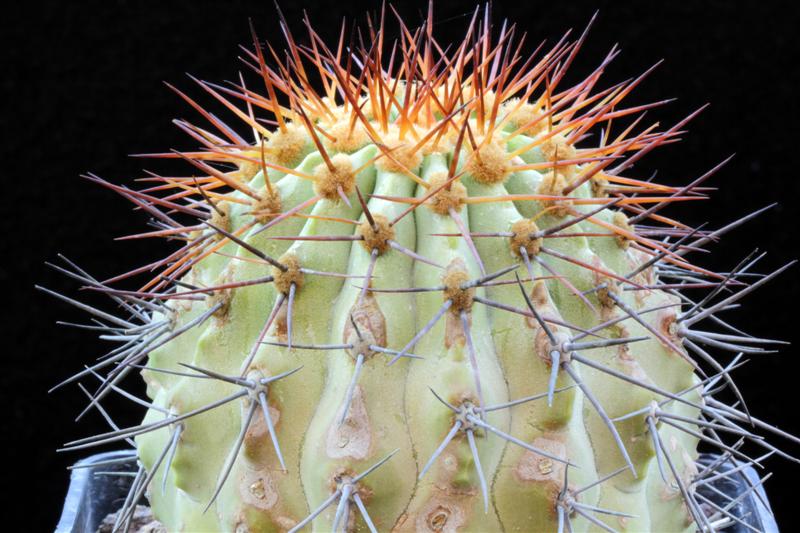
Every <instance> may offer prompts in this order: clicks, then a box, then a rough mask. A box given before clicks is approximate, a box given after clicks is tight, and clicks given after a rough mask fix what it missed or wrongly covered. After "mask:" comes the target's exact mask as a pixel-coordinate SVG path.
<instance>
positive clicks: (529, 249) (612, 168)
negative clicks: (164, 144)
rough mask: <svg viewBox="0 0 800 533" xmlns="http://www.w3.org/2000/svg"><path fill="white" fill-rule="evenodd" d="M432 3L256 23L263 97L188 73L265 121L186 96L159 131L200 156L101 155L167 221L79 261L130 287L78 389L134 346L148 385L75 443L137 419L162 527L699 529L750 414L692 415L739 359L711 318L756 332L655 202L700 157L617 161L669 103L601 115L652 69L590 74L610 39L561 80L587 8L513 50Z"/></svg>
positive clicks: (696, 191)
mask: <svg viewBox="0 0 800 533" xmlns="http://www.w3.org/2000/svg"><path fill="white" fill-rule="evenodd" d="M381 20H383V19H381ZM430 29H431V26H430V25H429V24H428V25H426V26H424V27H423V29H422V30H421V31H420V32H419V33H416V34H414V36H412V33H411V32H410V31H409V30H408V29H407V28H406V27H405V26H403V25H401V30H402V31H401V39H400V44H398V45H395V48H393V49H391V50H388V51H387V50H384V49H382V46H387V45H385V44H384V43H383V38H384V36H383V29H382V26H381V28H380V29H374V28H373V30H372V35H371V37H372V39H373V42H375V46H373V47H372V48H366V49H362V50H360V51H358V52H357V53H356V56H358V61H357V62H353V61H352V60H347V59H344V58H342V48H343V47H344V48H346V46H345V45H346V40H343V41H342V42H340V43H339V45H338V48H335V49H333V50H329V49H328V48H327V47H325V46H324V44H323V43H322V42H321V41H320V40H319V39H318V37H317V36H316V34H315V33H314V32H313V30H310V35H309V44H308V46H300V45H298V44H296V43H295V41H294V39H293V38H291V37H290V38H289V54H288V55H287V59H286V63H285V64H283V65H279V66H277V67H269V66H268V65H267V62H266V61H265V59H264V53H263V51H262V48H261V46H260V45H259V44H258V41H257V40H256V46H255V49H254V51H253V52H251V54H250V56H249V57H248V58H246V61H247V62H248V63H249V64H250V66H252V67H253V69H254V70H255V71H256V72H257V73H258V74H260V75H261V77H262V78H263V82H264V83H265V85H266V91H265V93H266V94H265V95H258V94H257V93H256V92H254V91H252V90H250V89H248V88H247V87H246V86H245V85H244V82H242V84H241V86H235V87H234V88H232V89H231V88H225V87H219V86H215V85H212V84H209V83H205V82H200V84H201V86H202V87H203V88H204V89H205V90H206V91H207V92H209V93H211V95H212V96H213V97H214V98H216V99H218V100H219V101H221V102H223V103H224V104H225V105H226V106H227V107H229V108H230V109H231V110H233V111H234V113H235V114H236V115H237V116H239V117H240V118H241V119H243V120H244V122H245V123H246V124H247V125H248V126H249V127H250V128H252V129H253V130H254V132H255V135H256V141H255V142H254V143H248V142H246V141H245V140H244V139H242V138H241V137H240V136H239V134H237V133H235V132H234V131H233V130H232V129H231V128H229V127H227V126H225V125H224V124H222V123H221V122H220V120H219V119H218V118H216V117H215V116H214V115H210V114H207V113H205V112H204V115H205V117H206V118H208V119H209V120H210V121H211V123H212V125H213V126H215V127H216V130H217V131H215V132H213V133H212V132H211V131H206V130H205V129H202V128H200V127H196V126H193V125H190V124H188V123H183V122H182V123H180V125H181V127H182V128H184V129H185V130H186V131H187V132H189V133H190V134H191V135H192V136H193V137H194V138H195V139H197V140H199V141H200V142H201V143H202V144H203V148H204V149H203V150H202V151H199V152H192V153H179V154H177V156H179V157H182V158H184V159H187V160H188V161H190V162H191V163H192V164H194V165H195V167H197V168H198V169H200V171H201V172H202V173H203V174H204V176H203V177H190V178H167V177H163V178H162V177H157V178H154V179H153V181H156V182H158V183H157V186H154V187H152V188H150V189H148V190H145V191H142V192H137V191H132V190H130V189H127V188H125V187H120V186H116V185H111V184H108V183H106V182H104V181H103V180H101V179H100V178H96V177H93V178H92V179H95V180H96V181H98V182H100V183H103V184H104V185H107V186H108V187H110V188H112V189H114V190H116V191H117V192H120V193H121V194H123V195H124V196H126V197H128V198H129V199H131V200H133V201H134V202H135V203H136V204H137V205H138V206H139V207H142V208H144V209H145V210H146V211H147V212H149V213H150V214H153V216H154V219H155V220H156V226H157V229H156V231H155V232H153V233H152V235H156V236H166V237H170V238H180V239H183V241H184V245H183V247H182V248H180V249H179V250H178V251H177V252H176V253H174V254H173V255H172V256H170V257H169V258H167V259H166V260H164V261H162V262H159V263H158V264H156V265H155V266H152V265H151V266H150V267H151V268H150V270H152V269H153V268H155V269H159V270H160V275H159V276H158V277H157V278H154V279H153V280H152V281H150V282H148V283H147V284H146V285H145V286H144V287H143V288H142V289H140V290H138V291H123V290H118V289H112V288H110V287H109V286H108V285H106V284H104V283H101V282H98V281H96V280H94V278H83V279H91V280H92V281H91V282H90V283H89V285H92V286H94V287H95V288H97V289H99V290H102V291H105V292H107V293H108V294H110V295H111V296H112V297H113V298H115V299H116V300H117V301H118V302H121V305H123V307H124V308H125V309H126V310H128V311H130V312H131V315H130V316H129V317H127V318H125V319H124V320H122V321H121V322H122V324H121V325H122V329H123V330H125V331H127V333H126V334H125V335H124V336H123V337H124V338H123V339H122V340H123V347H122V348H120V350H118V351H117V352H116V353H114V354H113V357H111V358H110V359H109V360H110V361H111V362H112V363H114V364H113V365H110V364H109V365H102V364H101V365H98V366H96V367H94V368H93V371H95V370H97V371H100V370H101V369H102V370H108V373H107V376H106V377H103V378H101V379H103V380H104V382H103V385H102V386H101V388H100V390H99V391H98V392H97V393H96V394H95V398H96V403H97V402H99V401H100V400H102V398H103V397H104V396H105V395H106V394H108V393H109V392H110V391H115V390H117V384H118V383H119V382H120V381H121V380H122V378H124V377H125V375H127V374H129V373H131V372H132V371H135V370H138V369H140V368H141V365H145V364H146V368H145V369H144V370H143V371H142V374H143V376H144V379H145V381H146V383H147V395H148V397H149V402H148V403H147V405H148V406H149V410H148V412H147V415H146V417H145V420H144V422H143V423H142V425H141V426H137V427H134V428H130V429H124V430H120V431H114V432H111V433H109V434H104V435H100V436H97V437H90V438H88V439H84V440H82V441H77V442H76V443H72V444H73V446H74V447H86V446H89V445H93V444H97V443H101V442H110V441H117V440H121V439H122V438H126V437H135V439H136V441H135V442H136V446H137V448H138V452H139V457H140V470H139V474H138V476H137V478H136V479H135V481H134V486H133V489H132V495H131V498H130V500H131V501H133V500H135V499H136V497H137V496H139V495H141V494H145V493H146V494H147V496H148V497H149V500H150V502H151V504H152V507H153V509H154V512H155V515H156V517H157V518H158V519H159V520H160V521H161V522H162V523H163V524H164V525H165V526H166V527H167V529H168V530H170V531H218V530H219V531H236V532H246V531H249V532H262V531H285V530H297V529H299V528H304V527H308V528H313V529H314V530H316V531H331V530H334V529H336V530H347V531H366V530H368V529H370V530H374V529H377V530H379V531H388V530H392V531H501V530H505V531H565V530H570V531H576V532H578V531H601V530H609V531H612V530H613V531H648V530H649V531H656V530H657V531H683V530H687V531H689V530H692V529H694V528H696V527H701V528H703V527H712V526H713V524H711V523H710V521H711V520H714V519H715V520H719V519H720V517H716V518H713V517H712V518H707V517H706V513H705V511H704V510H703V509H701V504H700V502H699V500H698V499H697V497H696V496H695V490H696V487H697V483H698V482H697V479H698V471H697V468H696V466H695V459H696V457H697V452H696V449H697V445H698V441H699V440H700V439H705V440H712V441H716V440H718V438H719V437H718V435H717V434H716V433H712V436H711V437H709V436H707V435H705V434H704V433H703V431H704V430H706V429H709V428H711V430H712V431H713V430H720V431H722V430H724V429H725V423H726V422H730V420H737V423H738V422H740V421H741V420H739V419H736V416H734V411H732V412H731V413H729V417H728V418H725V417H724V416H722V415H720V416H721V419H719V420H714V421H713V422H705V421H704V420H706V419H708V418H709V416H708V415H709V412H710V411H708V407H707V405H708V404H707V401H708V400H707V398H708V391H709V390H710V389H713V388H714V387H715V386H717V385H719V384H720V383H721V382H722V383H725V382H726V379H727V374H726V373H725V372H724V371H723V367H722V366H721V365H720V364H719V363H716V362H715V361H714V360H713V359H712V358H711V357H710V356H708V357H706V356H707V354H706V352H705V348H703V347H701V346H699V344H702V343H703V341H704V340H707V341H712V340H716V341H717V342H716V344H717V345H721V346H722V348H723V349H725V348H726V346H728V347H730V346H737V347H738V346H739V345H741V344H743V343H745V341H744V340H742V338H739V337H736V336H735V335H728V336H727V337H724V336H723V337H720V336H716V337H715V336H713V335H711V334H709V336H703V333H694V332H692V331H691V329H690V327H691V325H692V324H693V323H694V322H696V321H698V320H700V319H702V318H705V317H706V316H709V315H708V314H707V315H703V313H704V312H705V311H704V309H711V310H712V311H713V310H714V309H713V305H715V304H711V303H709V302H702V303H703V305H704V306H705V307H703V306H700V305H696V304H695V303H694V302H692V301H691V300H689V299H688V298H686V297H684V296H682V295H681V293H679V292H677V291H676V290H675V289H677V288H679V287H678V286H677V285H678V284H680V283H696V284H698V285H703V284H705V286H706V287H707V288H709V289H710V290H712V291H716V290H717V289H718V288H720V287H723V286H727V285H726V284H729V283H732V282H737V283H738V281H737V278H736V276H730V275H729V276H721V275H716V274H714V273H711V272H707V271H705V270H703V269H702V268H699V267H695V266H693V265H691V264H690V263H689V262H688V261H687V260H686V259H685V258H684V255H685V254H686V253H687V252H688V251H691V250H692V249H693V248H692V247H695V248H696V247H700V246H702V245H703V244H704V243H706V242H708V240H710V239H711V238H712V237H709V236H708V234H706V233H702V232H698V231H696V230H692V229H691V228H688V227H687V226H685V225H683V224H680V223H678V222H676V221H673V220H671V219H669V218H666V217H664V216H662V215H661V214H660V211H661V209H662V208H663V207H665V206H667V205H668V204H669V203H671V202H675V201H682V200H687V201H688V200H696V199H702V198H703V195H702V188H698V185H699V184H700V183H701V182H702V180H696V181H695V182H693V183H692V184H691V185H690V186H687V187H684V188H680V187H671V186H666V185H659V184H655V183H650V182H646V181H642V180H639V179H635V178H632V177H630V176H628V175H627V174H626V173H625V171H626V170H627V169H628V168H629V166H630V165H631V164H632V163H633V162H635V161H636V160H638V159H639V157H640V156H641V155H643V154H645V153H647V152H648V151H650V150H651V149H653V148H655V147H657V146H659V145H661V144H665V143H669V142H672V141H674V140H675V139H676V138H677V135H678V133H679V132H680V130H681V128H682V127H683V124H685V121H684V122H682V123H680V124H678V125H676V126H675V127H673V128H670V129H668V130H665V131H656V129H655V126H650V127H647V126H645V125H644V124H640V121H639V118H637V119H636V120H634V121H633V124H631V125H629V126H627V127H624V128H622V127H621V128H620V131H618V132H613V133H612V124H613V125H616V121H620V120H624V119H626V118H628V117H639V116H640V114H641V113H642V112H643V111H645V110H646V109H647V108H648V107H650V106H639V107H625V106H624V105H623V103H622V100H623V97H624V96H625V95H626V94H627V93H628V92H629V91H630V90H631V89H633V87H635V86H636V85H637V84H638V83H639V82H640V81H641V78H639V79H636V80H634V81H633V82H628V83H626V84H623V85H620V86H615V87H612V88H610V89H606V90H594V86H595V85H596V83H597V81H598V78H599V76H600V74H601V73H602V70H603V67H604V66H605V62H604V63H603V65H601V66H600V67H599V68H598V69H597V70H596V71H594V72H593V73H591V75H590V76H589V77H587V78H586V79H585V80H583V81H581V82H580V83H578V84H576V85H574V86H572V87H569V88H564V87H562V85H563V83H562V78H563V76H564V71H565V70H566V67H567V66H569V64H570V63H571V61H572V58H573V56H574V54H575V53H576V52H577V50H578V48H579V47H580V45H581V44H582V43H583V38H584V37H585V35H584V37H581V39H580V40H579V41H577V43H568V42H566V41H563V40H562V41H561V42H559V43H558V44H557V45H556V46H555V47H554V48H553V49H552V50H550V51H549V52H548V53H546V54H544V55H543V56H541V57H537V58H535V59H534V58H533V57H532V58H531V60H527V58H524V57H522V56H520V55H519V50H518V49H517V48H516V47H515V46H516V45H512V44H511V42H512V35H511V32H510V31H509V30H508V29H507V28H503V30H502V31H501V35H500V38H499V40H498V42H497V43H495V44H493V43H492V40H491V33H492V32H491V26H490V24H489V23H488V19H485V20H483V21H482V22H481V21H480V20H479V19H474V20H473V22H472V24H471V25H470V27H469V30H468V36H467V38H466V39H465V41H464V43H462V44H461V45H460V46H458V47H454V49H453V51H451V52H449V53H447V54H445V55H442V54H443V53H444V52H443V51H442V49H441V48H440V47H438V45H437V44H436V42H435V40H434V39H433V37H432V35H431V33H430ZM337 50H338V52H337ZM389 55H391V56H392V58H393V59H391V62H390V60H389V59H388V56H389ZM612 55H613V54H612ZM301 56H302V57H301ZM610 58H611V55H610V56H609V59H610ZM306 60H308V61H306ZM304 61H305V62H304ZM309 62H310V65H311V67H312V68H315V69H318V71H319V76H320V77H321V79H322V84H323V86H324V89H325V90H324V92H322V93H319V94H318V93H315V92H313V91H312V89H311V87H310V85H309V84H308V81H307V79H308V77H307V73H306V69H309ZM387 62H389V63H387ZM355 63H358V65H359V66H360V68H359V69H356V66H355ZM304 64H305V67H304V66H303V65H304ZM387 64H388V66H387ZM521 64H524V65H525V68H524V69H518V68H515V67H517V66H519V65H521ZM381 65H383V68H381ZM356 70H358V72H356ZM180 94H181V95H182V96H183V97H184V98H185V99H187V100H188V101H189V102H190V103H192V105H194V106H196V107H197V104H195V103H194V101H193V100H191V99H190V98H189V97H188V96H186V95H184V94H183V93H180ZM235 98H239V99H241V100H243V101H244V104H243V105H238V104H236V103H235ZM254 108H255V109H256V110H266V111H269V112H270V113H272V115H273V118H274V127H272V128H266V127H265V126H264V125H263V123H262V122H260V121H258V120H256V118H255V114H254ZM590 131H594V132H595V135H594V137H590V138H587V139H584V138H585V137H586V135H587V133H589V132H590ZM165 155H169V156H175V154H165ZM223 165H227V166H223ZM705 177H707V176H704V177H703V179H705ZM158 191H166V194H163V195H158V194H157V192H158ZM182 217H186V219H187V220H189V222H185V221H183V220H181V221H179V219H181V218H182ZM648 224H649V225H648ZM662 237H668V238H667V239H664V240H662ZM682 243H683V244H686V245H691V247H683V246H682V245H681V244H682ZM665 277H666V278H669V279H665ZM676 280H677V281H676ZM685 280H690V281H685ZM734 284H735V283H734ZM137 320H141V323H137ZM117 325H118V326H119V325H120V324H117ZM687 339H694V342H691V343H690V344H689V341H687ZM709 343H710V344H713V342H709ZM709 343H707V344H709ZM687 348H689V349H690V350H691V352H692V353H694V354H696V355H699V356H700V357H701V358H702V362H703V365H710V366H707V367H706V366H704V367H703V368H706V370H705V371H703V370H701V368H700V366H698V363H696V362H695V360H694V359H693V357H692V356H691V355H692V354H691V353H690V351H687ZM734 351H738V350H734ZM709 369H710V370H709ZM79 376H80V377H83V376H88V374H87V373H82V374H79ZM720 409H721V408H720ZM735 413H738V414H741V413H740V412H738V411H735ZM737 416H738V415H737ZM703 417H705V418H703ZM729 419H730V420H729ZM709 424H710V425H709ZM728 429H730V428H728ZM726 449H727V448H726ZM734 451H736V450H734ZM126 506H127V508H128V509H129V508H130V501H129V502H127V503H126ZM712 514H713V513H712ZM125 518H126V517H125V516H124V513H123V516H122V518H121V519H120V524H119V525H120V526H124V523H125ZM722 519H723V521H724V519H725V517H724V516H722Z"/></svg>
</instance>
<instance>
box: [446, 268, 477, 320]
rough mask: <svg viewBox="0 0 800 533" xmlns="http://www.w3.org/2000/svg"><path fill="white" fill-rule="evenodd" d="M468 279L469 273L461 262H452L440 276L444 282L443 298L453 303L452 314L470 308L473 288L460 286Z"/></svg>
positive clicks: (473, 292) (473, 293)
mask: <svg viewBox="0 0 800 533" xmlns="http://www.w3.org/2000/svg"><path fill="white" fill-rule="evenodd" d="M467 281H469V275H468V274H467V272H466V271H465V270H464V265H463V263H461V262H460V261H459V262H453V263H450V265H449V266H448V267H447V272H446V273H445V275H444V276H443V277H442V283H443V284H444V299H445V300H450V301H451V302H453V304H452V305H451V306H450V311H451V312H452V313H453V314H456V315H458V314H460V313H461V311H469V310H470V309H472V303H473V301H474V297H475V288H474V287H470V288H469V289H464V288H462V287H461V286H462V285H463V284H464V283H466V282H467Z"/></svg>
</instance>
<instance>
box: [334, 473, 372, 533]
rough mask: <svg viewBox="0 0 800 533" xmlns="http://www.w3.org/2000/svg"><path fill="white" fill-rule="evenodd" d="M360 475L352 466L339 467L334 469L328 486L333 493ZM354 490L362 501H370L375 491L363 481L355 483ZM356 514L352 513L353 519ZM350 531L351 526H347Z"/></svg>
mask: <svg viewBox="0 0 800 533" xmlns="http://www.w3.org/2000/svg"><path fill="white" fill-rule="evenodd" d="M357 477H358V474H357V473H356V472H355V471H353V470H352V469H350V468H339V469H337V470H336V471H334V473H333V475H332V476H331V478H330V480H329V481H328V486H329V487H330V489H331V493H333V492H334V491H336V490H337V489H341V488H342V487H343V486H344V485H345V484H348V483H352V481H353V480H354V479H355V478H357ZM353 489H354V490H353V492H355V493H358V496H359V497H360V498H361V501H362V502H364V503H367V502H369V500H370V499H371V498H372V495H373V492H372V489H370V488H369V487H368V486H366V485H364V484H363V483H361V482H359V483H356V484H355V485H353ZM354 516H355V514H354V513H350V517H351V519H352V518H353V517H354ZM347 529H348V531H349V530H350V528H347Z"/></svg>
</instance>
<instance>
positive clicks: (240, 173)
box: [233, 150, 261, 182]
mask: <svg viewBox="0 0 800 533" xmlns="http://www.w3.org/2000/svg"><path fill="white" fill-rule="evenodd" d="M241 154H242V156H244V157H249V158H250V159H260V158H261V151H260V150H249V151H246V152H241ZM237 165H238V166H239V170H237V171H236V172H234V173H233V175H234V176H235V177H236V178H238V179H239V180H241V181H243V182H248V181H250V180H251V179H253V178H254V177H256V174H258V172H259V171H260V170H261V163H260V162H258V163H257V162H255V161H239V162H237Z"/></svg>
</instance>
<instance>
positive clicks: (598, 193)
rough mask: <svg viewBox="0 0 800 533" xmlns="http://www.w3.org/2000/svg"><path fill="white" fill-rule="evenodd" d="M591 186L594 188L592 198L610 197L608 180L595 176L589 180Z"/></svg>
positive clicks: (598, 175)
mask: <svg viewBox="0 0 800 533" xmlns="http://www.w3.org/2000/svg"><path fill="white" fill-rule="evenodd" d="M589 184H590V185H591V187H592V196H593V197H595V198H607V197H608V180H607V179H606V178H604V177H603V176H601V175H600V174H595V175H594V176H592V177H591V178H589Z"/></svg>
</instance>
